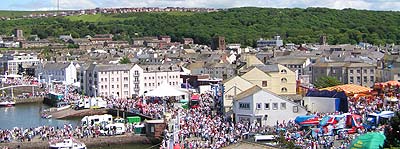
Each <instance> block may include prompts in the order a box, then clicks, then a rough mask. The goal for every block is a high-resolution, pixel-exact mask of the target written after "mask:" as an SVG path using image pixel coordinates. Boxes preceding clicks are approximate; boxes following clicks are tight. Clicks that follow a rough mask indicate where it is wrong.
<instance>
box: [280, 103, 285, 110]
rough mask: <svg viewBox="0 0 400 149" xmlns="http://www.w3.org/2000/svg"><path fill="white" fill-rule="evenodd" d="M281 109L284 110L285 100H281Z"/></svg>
mask: <svg viewBox="0 0 400 149" xmlns="http://www.w3.org/2000/svg"><path fill="white" fill-rule="evenodd" d="M281 110H286V102H281Z"/></svg>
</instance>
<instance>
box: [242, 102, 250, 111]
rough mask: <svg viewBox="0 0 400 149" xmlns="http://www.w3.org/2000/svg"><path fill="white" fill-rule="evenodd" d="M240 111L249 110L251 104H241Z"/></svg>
mask: <svg viewBox="0 0 400 149" xmlns="http://www.w3.org/2000/svg"><path fill="white" fill-rule="evenodd" d="M239 109H245V110H249V109H250V103H242V102H239Z"/></svg>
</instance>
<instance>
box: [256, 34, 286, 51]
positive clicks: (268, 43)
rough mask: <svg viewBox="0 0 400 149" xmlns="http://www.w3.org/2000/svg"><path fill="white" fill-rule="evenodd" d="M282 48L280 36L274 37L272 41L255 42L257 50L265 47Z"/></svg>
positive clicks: (261, 40)
mask: <svg viewBox="0 0 400 149" xmlns="http://www.w3.org/2000/svg"><path fill="white" fill-rule="evenodd" d="M280 46H283V40H282V39H281V36H275V37H274V39H272V40H264V39H262V38H261V39H260V40H257V48H267V47H280Z"/></svg>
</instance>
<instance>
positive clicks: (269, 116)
mask: <svg viewBox="0 0 400 149" xmlns="http://www.w3.org/2000/svg"><path fill="white" fill-rule="evenodd" d="M233 111H234V114H235V120H236V122H246V121H247V122H249V123H253V122H256V123H258V124H259V126H261V127H264V126H274V125H276V123H277V122H282V121H288V120H294V119H295V118H296V117H297V116H299V115H305V114H307V110H306V109H305V108H304V107H302V106H300V105H298V104H296V103H294V102H292V101H290V100H287V99H284V98H282V97H280V96H278V95H276V94H275V93H272V92H270V91H268V90H265V89H263V88H261V87H259V86H257V85H254V86H253V87H251V88H249V89H247V90H245V91H243V92H241V93H240V94H238V95H237V96H236V97H235V100H234V107H233Z"/></svg>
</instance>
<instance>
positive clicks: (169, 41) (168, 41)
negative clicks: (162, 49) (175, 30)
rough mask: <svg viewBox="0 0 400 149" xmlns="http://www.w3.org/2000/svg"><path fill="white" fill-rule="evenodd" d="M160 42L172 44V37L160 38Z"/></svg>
mask: <svg viewBox="0 0 400 149" xmlns="http://www.w3.org/2000/svg"><path fill="white" fill-rule="evenodd" d="M158 40H161V41H164V42H165V43H171V37H170V36H159V37H158Z"/></svg>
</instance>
